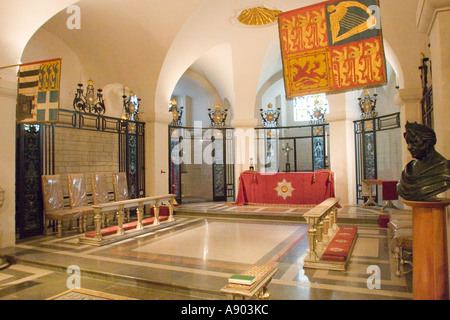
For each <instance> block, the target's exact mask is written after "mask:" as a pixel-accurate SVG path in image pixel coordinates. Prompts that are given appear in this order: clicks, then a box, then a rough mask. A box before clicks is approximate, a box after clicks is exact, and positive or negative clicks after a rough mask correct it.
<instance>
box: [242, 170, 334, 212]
mask: <svg viewBox="0 0 450 320" xmlns="http://www.w3.org/2000/svg"><path fill="white" fill-rule="evenodd" d="M331 197H334V174H333V172H331V171H329V170H318V171H316V172H288V173H259V172H255V171H244V172H243V173H241V176H240V177H239V190H238V195H237V198H236V202H235V204H236V205H244V204H277V205H317V204H319V203H321V202H323V201H324V200H326V199H328V198H331Z"/></svg>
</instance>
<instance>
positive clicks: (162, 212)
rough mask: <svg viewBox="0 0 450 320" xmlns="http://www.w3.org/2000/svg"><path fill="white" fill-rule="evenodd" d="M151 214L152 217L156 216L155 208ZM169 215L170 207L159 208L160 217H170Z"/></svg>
mask: <svg viewBox="0 0 450 320" xmlns="http://www.w3.org/2000/svg"><path fill="white" fill-rule="evenodd" d="M150 214H151V215H153V216H154V215H155V214H154V208H153V207H152V208H151V210H150ZM168 215H169V207H168V206H160V207H159V216H160V217H161V216H168Z"/></svg>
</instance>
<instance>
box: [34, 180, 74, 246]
mask: <svg viewBox="0 0 450 320" xmlns="http://www.w3.org/2000/svg"><path fill="white" fill-rule="evenodd" d="M41 182H42V196H43V202H44V223H45V225H44V236H46V235H47V228H48V225H49V224H50V222H52V223H53V222H55V221H56V222H57V236H58V237H59V238H60V237H62V235H63V221H64V220H68V221H70V222H72V220H73V219H77V220H78V227H79V231H80V232H82V229H81V225H82V224H81V221H80V220H81V219H82V211H81V210H80V209H78V208H73V209H72V208H71V209H69V208H64V198H63V191H62V184H61V176H60V175H59V174H56V175H43V176H42V177H41Z"/></svg>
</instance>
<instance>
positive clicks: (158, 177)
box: [140, 111, 173, 196]
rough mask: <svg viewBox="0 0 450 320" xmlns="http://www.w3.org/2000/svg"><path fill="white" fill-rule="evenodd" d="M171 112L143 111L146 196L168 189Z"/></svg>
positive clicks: (158, 193)
mask: <svg viewBox="0 0 450 320" xmlns="http://www.w3.org/2000/svg"><path fill="white" fill-rule="evenodd" d="M172 119H173V118H172V114H171V113H170V112H169V111H167V113H160V112H145V113H143V114H142V116H141V117H140V120H141V121H144V122H145V189H146V195H147V196H156V195H161V194H167V193H168V191H169V161H168V157H169V128H168V126H169V123H170V122H171V121H172Z"/></svg>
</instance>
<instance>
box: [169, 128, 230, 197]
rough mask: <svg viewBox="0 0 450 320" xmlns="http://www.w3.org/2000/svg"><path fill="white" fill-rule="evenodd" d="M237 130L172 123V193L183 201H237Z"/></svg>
mask: <svg viewBox="0 0 450 320" xmlns="http://www.w3.org/2000/svg"><path fill="white" fill-rule="evenodd" d="M233 139H234V137H233V129H230V128H198V127H178V126H169V146H170V148H169V193H173V194H175V195H176V200H177V202H179V203H187V202H200V201H233V200H234V147H233Z"/></svg>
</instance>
